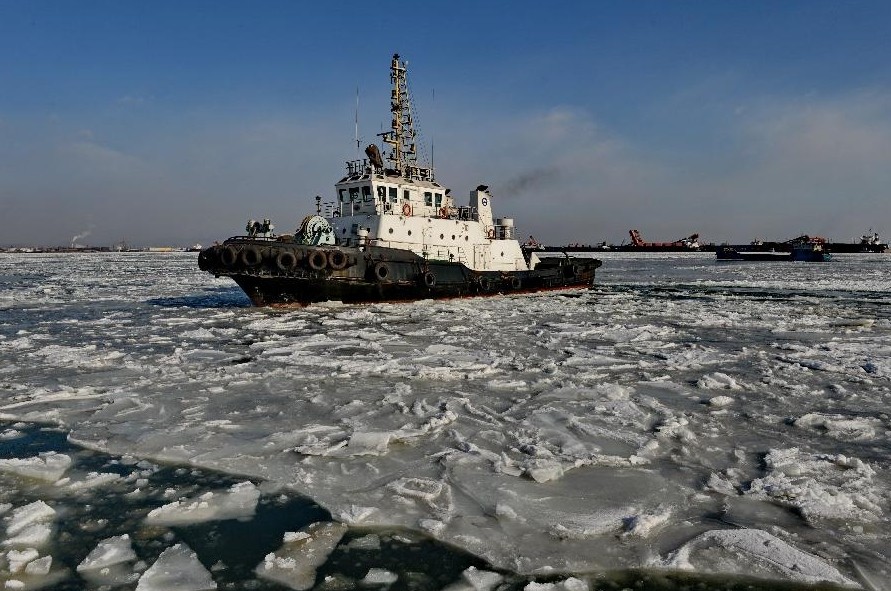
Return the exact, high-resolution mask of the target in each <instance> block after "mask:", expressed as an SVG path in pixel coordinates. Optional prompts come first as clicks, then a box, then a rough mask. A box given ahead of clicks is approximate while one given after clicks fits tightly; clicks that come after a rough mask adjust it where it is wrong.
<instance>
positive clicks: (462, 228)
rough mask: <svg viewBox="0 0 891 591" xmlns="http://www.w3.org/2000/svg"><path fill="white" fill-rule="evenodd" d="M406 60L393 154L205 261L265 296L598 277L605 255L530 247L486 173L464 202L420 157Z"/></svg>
mask: <svg viewBox="0 0 891 591" xmlns="http://www.w3.org/2000/svg"><path fill="white" fill-rule="evenodd" d="M406 66H407V65H406V63H405V62H403V61H400V59H399V56H398V55H394V56H393V59H392V62H391V65H390V82H391V84H392V91H391V111H392V125H391V129H390V130H389V131H388V132H386V133H383V134H381V138H382V141H383V143H384V144H387V145H388V146H389V148H390V150H389V152H388V153H387V156H386V162H385V161H384V156H383V155H382V153H381V150H380V149H379V148H378V146H377V145H374V144H372V145H369V146H368V147H367V148H366V150H365V154H366V156H367V159H362V160H354V161H349V162H347V163H346V175H345V176H344V177H343V178H341V179H340V181H338V182H337V183H336V184H335V197H336V200H335V201H333V202H330V203H325V204H323V203H321V198H320V197H317V198H316V211H315V213H314V214H311V215H308V216H306V217H305V218H304V219H303V222H302V223H301V224H300V225H299V227H298V228H297V230H296V231H295V232H294V233H293V234H282V235H280V236H276V235H275V234H274V232H273V230H274V227H273V225H272V224H271V222H270V220H263V222H262V223H260V222H254V221H253V220H252V221H251V222H249V223H248V228H247V230H248V233H247V235H243V236H235V237H232V238H229V239H227V240H225V241H224V242H223V243H222V244H215V245H214V246H211V247H210V248H207V249H205V250H203V251H201V253H200V254H199V256H198V265H199V267H200V268H201V269H202V270H204V271H207V272H208V273H211V274H213V275H215V276H217V277H220V276H223V277H230V278H231V279H232V280H234V281H235V282H236V283H237V284H238V285H239V286H240V287H241V288H242V289H243V290H244V292H245V293H246V294H247V296H248V297H249V298H250V300H251V302H252V303H253V304H254V305H257V306H263V305H274V304H309V303H312V302H320V301H326V300H334V301H342V302H348V303H358V302H379V301H407V300H419V299H425V298H451V297H463V296H483V295H495V294H500V293H525V292H537V291H543V290H557V289H568V288H585V287H590V286H592V285H593V282H594V273H595V270H596V269H597V268H598V267H600V265H601V262H600V261H599V260H597V259H594V258H590V257H570V256H568V255H565V254H564V255H562V256H540V255H539V254H538V253H535V252H530V251H526V250H524V249H523V248H522V247H521V246H520V243H519V241H518V240H517V238H516V229H515V226H514V220H513V219H512V218H508V217H495V216H494V210H493V195H492V193H491V192H490V191H489V188H488V187H487V186H485V185H480V186H478V187H477V188H476V189H474V190H472V191H470V198H469V200H468V202H467V204H459V203H457V202H456V200H455V199H454V198H453V197H452V195H451V193H450V191H449V189H448V188H446V187H444V186H443V185H441V184H440V183H439V181H438V180H437V179H436V178H435V175H434V170H433V168H432V167H428V166H422V165H420V164H419V163H418V160H417V155H416V148H415V146H416V140H415V129H414V124H413V118H412V106H411V104H410V101H409V96H408V87H407V80H406Z"/></svg>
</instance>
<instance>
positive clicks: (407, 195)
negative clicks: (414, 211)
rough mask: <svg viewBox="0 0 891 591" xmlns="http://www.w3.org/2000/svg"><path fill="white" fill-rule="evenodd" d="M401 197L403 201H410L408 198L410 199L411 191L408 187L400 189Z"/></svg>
mask: <svg viewBox="0 0 891 591" xmlns="http://www.w3.org/2000/svg"><path fill="white" fill-rule="evenodd" d="M402 199H403V201H410V200H411V192H410V191H409V190H408V189H403V190H402Z"/></svg>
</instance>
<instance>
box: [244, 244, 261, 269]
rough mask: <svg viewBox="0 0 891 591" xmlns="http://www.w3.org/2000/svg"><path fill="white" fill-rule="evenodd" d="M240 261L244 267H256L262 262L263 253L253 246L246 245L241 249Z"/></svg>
mask: <svg viewBox="0 0 891 591" xmlns="http://www.w3.org/2000/svg"><path fill="white" fill-rule="evenodd" d="M241 262H242V263H244V266H245V267H256V266H257V265H259V264H260V263H262V262H263V255H262V254H261V253H260V251H259V250H258V249H257V248H256V247H254V246H248V247H246V248H245V249H244V250H242V251H241Z"/></svg>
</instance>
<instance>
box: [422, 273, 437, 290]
mask: <svg viewBox="0 0 891 591" xmlns="http://www.w3.org/2000/svg"><path fill="white" fill-rule="evenodd" d="M424 285H426V286H427V287H433V286H434V285H436V275H434V274H433V273H431V272H430V271H427V272H426V273H424Z"/></svg>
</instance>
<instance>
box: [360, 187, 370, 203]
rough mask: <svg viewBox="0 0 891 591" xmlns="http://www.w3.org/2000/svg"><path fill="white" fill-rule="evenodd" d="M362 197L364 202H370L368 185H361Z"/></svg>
mask: <svg viewBox="0 0 891 591" xmlns="http://www.w3.org/2000/svg"><path fill="white" fill-rule="evenodd" d="M362 197H363V198H364V200H365V201H371V200H372V199H371V187H369V186H368V185H362Z"/></svg>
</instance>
